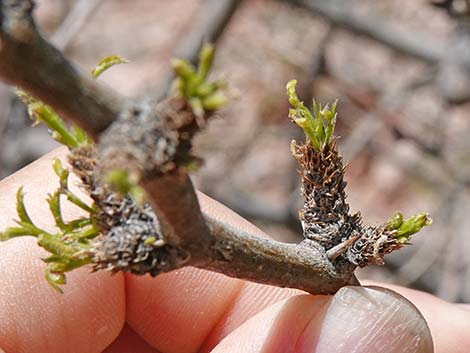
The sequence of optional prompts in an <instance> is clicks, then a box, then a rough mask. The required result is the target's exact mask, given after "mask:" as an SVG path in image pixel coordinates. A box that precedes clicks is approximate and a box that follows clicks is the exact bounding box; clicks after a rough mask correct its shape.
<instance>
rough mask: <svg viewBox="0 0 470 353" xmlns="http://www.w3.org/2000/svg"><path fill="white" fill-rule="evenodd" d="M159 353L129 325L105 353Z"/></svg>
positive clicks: (125, 326)
mask: <svg viewBox="0 0 470 353" xmlns="http://www.w3.org/2000/svg"><path fill="white" fill-rule="evenodd" d="M130 352H132V353H159V352H158V351H157V350H155V349H153V348H152V347H150V346H149V345H148V344H147V343H146V342H145V341H144V340H143V339H142V338H141V337H140V336H139V335H138V334H137V333H135V331H134V330H132V329H131V328H130V327H129V325H124V327H123V329H122V331H121V333H120V334H119V336H118V337H117V338H116V339H115V340H114V342H113V343H111V345H110V346H109V347H107V348H106V349H105V350H104V351H103V353H130ZM0 353H1V352H0Z"/></svg>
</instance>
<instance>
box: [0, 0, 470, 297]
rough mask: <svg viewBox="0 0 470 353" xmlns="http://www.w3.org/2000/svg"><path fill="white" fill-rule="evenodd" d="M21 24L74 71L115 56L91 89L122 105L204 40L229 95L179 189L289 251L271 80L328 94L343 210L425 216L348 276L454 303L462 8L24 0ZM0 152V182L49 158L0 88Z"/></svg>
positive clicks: (292, 203)
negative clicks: (393, 246)
mask: <svg viewBox="0 0 470 353" xmlns="http://www.w3.org/2000/svg"><path fill="white" fill-rule="evenodd" d="M36 19H37V22H38V24H39V27H40V28H41V29H42V31H43V32H44V34H45V36H46V37H48V38H50V39H51V40H52V41H53V42H54V43H55V44H56V45H57V46H58V47H60V48H62V49H63V50H64V51H65V53H66V55H67V56H68V57H69V58H71V59H72V60H73V61H75V62H76V63H77V64H78V65H80V66H81V67H83V68H84V69H85V70H91V69H92V68H93V67H94V65H95V64H96V63H97V62H98V61H99V60H100V59H101V58H102V57H104V56H107V55H110V54H119V55H121V56H123V57H124V58H126V59H128V60H129V61H130V63H129V64H127V65H120V66H118V67H115V68H113V69H111V70H109V71H107V72H106V73H105V74H104V75H103V76H102V78H101V79H102V80H103V81H105V82H106V83H107V84H109V85H110V86H112V87H113V88H114V89H116V90H117V91H119V92H121V93H122V94H124V95H127V96H142V95H144V96H145V95H148V94H149V93H153V92H157V91H158V90H162V87H165V82H167V81H168V77H169V74H170V65H169V60H170V59H171V58H172V57H174V56H178V55H179V54H181V55H183V56H187V55H189V56H191V55H193V56H194V53H195V51H194V48H197V46H198V45H199V44H200V36H199V37H198V33H199V34H201V33H204V31H209V32H210V31H212V34H211V35H208V36H207V38H208V39H215V38H216V37H219V34H220V37H219V38H218V40H217V46H216V47H217V51H216V61H215V68H214V71H213V76H214V77H216V78H225V79H226V80H227V81H228V82H229V84H230V90H231V92H232V96H234V99H233V100H231V102H230V103H229V104H228V106H227V107H226V108H225V109H224V110H223V111H222V112H221V113H220V114H219V115H218V117H216V119H215V120H214V121H213V122H212V123H211V124H210V127H209V128H208V129H207V130H206V131H205V132H204V133H202V134H200V135H199V136H198V138H197V142H196V148H195V149H196V151H197V154H198V155H199V156H201V157H204V160H205V164H204V166H203V167H202V168H201V169H200V170H199V171H197V172H196V173H195V174H194V176H193V179H194V181H195V183H196V185H197V186H198V188H199V189H200V190H202V191H203V192H205V193H206V194H208V195H210V196H212V197H213V198H215V199H217V200H219V201H220V202H222V203H224V204H225V205H227V206H228V207H230V208H232V209H234V210H235V211H236V212H238V213H240V214H241V215H243V216H244V217H246V218H248V219H249V220H251V221H252V222H254V223H255V224H256V225H258V226H259V227H260V228H261V229H263V230H264V231H266V232H267V233H268V234H270V235H271V236H273V237H275V238H277V239H280V240H284V241H291V242H298V241H299V240H301V228H300V225H299V222H298V219H297V212H298V210H299V208H300V207H301V205H302V199H301V197H300V192H299V188H300V184H299V178H298V173H297V170H296V163H295V161H294V159H293V158H292V157H291V155H290V152H289V144H290V141H291V140H292V139H298V140H299V139H303V136H302V133H301V131H300V129H298V128H297V127H296V126H295V125H294V124H293V123H291V122H290V121H289V119H288V118H287V110H288V104H287V99H286V96H285V84H286V83H287V81H288V80H290V79H292V78H296V79H297V80H298V81H299V84H298V90H299V93H300V95H301V97H302V99H303V100H304V101H306V102H309V101H310V100H311V99H312V98H313V97H315V99H316V100H317V101H319V102H322V103H327V102H332V101H334V100H335V99H336V98H338V99H339V106H338V111H339V118H338V124H337V134H338V135H339V136H341V137H340V140H339V141H340V149H341V151H342V153H343V156H344V158H345V161H347V163H348V164H349V166H348V169H347V173H346V179H347V181H348V188H347V192H348V195H349V198H348V200H349V203H350V206H351V209H352V210H353V211H358V210H360V211H361V213H362V215H363V217H364V220H365V222H367V223H370V224H380V223H382V222H383V221H384V220H386V219H388V217H389V216H390V215H391V214H392V213H393V212H394V211H395V210H402V211H403V212H405V213H406V214H411V213H416V212H419V211H427V212H429V213H430V214H431V216H432V218H433V219H434V223H433V225H432V226H431V227H428V228H425V229H424V230H423V231H422V232H421V233H420V234H419V235H417V236H416V237H414V238H413V246H409V247H406V248H405V249H403V250H400V251H398V252H396V253H394V254H392V255H389V256H388V257H386V265H385V266H382V267H369V268H367V269H364V270H360V271H359V277H360V278H368V279H374V280H379V281H385V282H390V283H397V284H401V285H405V286H410V287H414V288H419V289H421V290H425V291H428V292H430V293H434V294H436V295H438V296H440V297H442V298H444V299H446V300H450V301H458V302H470V1H468V0H460V1H458V0H457V1H453V0H442V1H436V2H432V1H431V0H413V1H392V0H387V1H380V2H379V1H374V0H355V1H352V0H350V1H346V0H333V1H320V0H318V1H316V0H291V1H288V0H284V1H281V0H245V1H233V0H232V1H229V0H215V1H214V0H212V1H210V0H205V1H198V0H173V1H162V0H160V1H155V0H134V1H125V0H67V1H65V0H39V1H37V8H36ZM201 31H202V32H201ZM203 37H204V35H203ZM188 53H189V54H188ZM0 141H1V144H0V178H3V177H5V176H7V175H9V174H11V173H13V172H15V171H16V170H18V169H19V168H22V167H23V166H25V165H26V164H28V163H30V162H31V161H33V160H34V159H36V158H38V157H39V156H41V155H43V154H44V153H46V152H48V151H50V150H51V149H53V148H55V147H56V146H57V144H56V143H55V142H54V141H53V140H52V139H51V138H50V137H49V135H48V132H47V131H46V129H44V128H43V127H41V126H37V127H34V128H31V121H30V120H29V119H28V116H27V112H26V110H25V107H24V106H23V105H22V103H21V102H19V101H18V99H17V98H16V97H15V95H14V93H13V90H12V89H11V88H10V87H7V86H3V85H2V86H0Z"/></svg>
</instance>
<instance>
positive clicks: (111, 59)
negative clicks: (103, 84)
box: [91, 55, 129, 78]
mask: <svg viewBox="0 0 470 353" xmlns="http://www.w3.org/2000/svg"><path fill="white" fill-rule="evenodd" d="M128 62H129V61H127V60H126V59H123V58H121V57H120V56H119V55H109V56H107V57H105V58H103V59H101V60H100V62H99V63H98V65H96V67H95V68H94V69H93V70H92V71H91V75H92V76H93V78H98V76H100V75H101V74H102V73H103V72H104V71H106V70H107V69H109V68H110V67H111V66H114V65H117V64H127V63H128Z"/></svg>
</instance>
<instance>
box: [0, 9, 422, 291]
mask: <svg viewBox="0 0 470 353" xmlns="http://www.w3.org/2000/svg"><path fill="white" fill-rule="evenodd" d="M0 6H1V7H0V12H1V13H0V15H1V16H0V18H1V21H2V22H1V29H0V39H1V41H2V47H1V48H0V77H1V78H3V79H4V80H6V81H7V82H10V83H12V84H15V85H18V86H19V87H21V88H22V89H24V90H26V91H27V92H28V93H29V94H32V95H34V96H35V97H36V98H35V102H36V103H37V104H36V106H35V108H34V109H33V113H34V114H36V119H37V120H39V121H41V122H43V123H45V124H46V125H47V124H49V125H50V124H52V123H54V124H55V125H54V126H56V127H57V126H59V127H60V128H59V129H57V128H56V129H55V131H56V134H57V135H56V137H58V139H59V140H61V141H62V142H64V143H65V144H67V145H68V147H69V149H70V155H69V163H70V166H71V168H72V170H73V172H74V173H76V174H77V175H78V176H79V178H80V179H81V181H82V184H83V187H84V189H85V190H86V191H87V192H88V193H89V194H90V196H91V198H92V200H93V204H92V205H91V206H87V208H86V209H85V211H86V212H87V217H84V218H83V219H79V220H75V221H73V223H71V225H69V226H68V227H62V226H63V224H62V223H61V218H60V199H58V198H54V197H51V198H50V199H49V201H48V202H49V205H50V206H51V212H52V213H53V214H54V216H55V217H54V218H55V219H56V224H57V226H58V228H60V232H58V233H57V234H49V233H47V234H46V232H44V231H43V230H41V229H39V228H37V227H36V226H35V225H34V223H33V221H32V220H31V219H30V218H29V216H28V215H27V212H26V208H25V205H24V203H23V198H22V193H21V191H20V192H19V196H18V208H17V209H18V216H19V220H18V227H10V228H8V229H6V230H5V231H4V232H3V233H0V240H7V239H9V238H11V237H15V236H23V235H32V236H36V237H37V238H38V243H39V245H40V246H43V247H44V248H46V250H48V251H49V252H50V253H51V256H50V257H49V258H48V259H46V260H45V261H46V263H47V270H46V278H47V280H48V281H49V283H51V284H52V285H53V286H54V288H56V289H59V290H61V286H62V285H63V284H65V282H66V277H65V273H66V272H68V271H70V270H72V269H74V268H76V267H79V266H83V265H85V264H92V265H93V268H94V269H95V270H99V269H109V270H112V271H129V272H131V273H135V274H145V273H149V274H150V275H152V276H155V275H158V274H159V273H161V272H167V271H171V270H174V269H177V268H180V267H182V266H194V267H198V268H202V269H208V270H212V271H216V272H221V273H224V274H226V275H228V276H233V277H237V278H242V279H247V280H251V281H256V282H259V283H264V284H270V285H276V286H280V287H294V288H298V289H301V290H305V291H307V292H310V293H312V294H331V293H334V292H336V291H337V290H338V289H339V288H341V287H342V286H345V285H350V284H357V283H358V282H357V280H356V278H355V276H354V269H355V268H356V266H365V265H367V264H370V263H380V262H381V261H382V259H383V256H384V255H385V254H386V253H388V252H390V251H392V250H395V249H397V248H400V247H401V246H403V245H404V244H405V243H406V242H407V239H408V238H409V236H410V235H411V234H413V233H415V232H416V231H418V230H419V229H420V228H421V227H423V226H425V225H427V224H429V218H428V217H427V215H424V214H420V215H418V216H415V217H412V218H409V219H407V220H403V216H401V218H400V217H398V216H397V217H394V218H393V219H391V220H390V221H388V222H387V223H385V224H384V225H382V226H379V227H364V226H363V225H362V219H361V216H360V215H359V214H354V215H350V214H349V206H348V205H347V203H346V202H345V199H346V194H345V186H346V183H345V181H344V180H343V175H344V167H343V165H342V158H341V156H340V155H339V153H338V150H337V147H336V139H335V137H334V135H333V131H334V125H335V121H336V104H334V105H332V106H325V107H323V108H322V107H321V106H320V105H317V104H316V103H314V104H313V109H312V111H311V110H309V109H308V108H306V107H305V106H304V105H303V102H300V101H299V99H298V98H297V96H296V93H295V81H291V82H290V83H289V84H288V86H287V94H288V97H289V102H290V103H291V105H292V106H293V109H291V111H290V112H289V115H290V117H291V119H292V120H293V121H294V122H295V123H297V124H298V125H299V126H300V127H301V128H302V129H303V130H304V131H305V133H306V137H307V139H306V142H305V143H301V144H299V145H298V144H297V143H295V142H294V143H293V145H292V146H291V148H292V150H293V155H294V157H295V158H296V159H297V160H298V162H299V165H300V171H301V177H302V182H303V188H302V193H303V195H304V198H305V204H304V208H303V210H302V212H301V222H302V225H303V228H304V236H305V240H304V241H302V242H301V243H299V244H285V243H280V242H276V241H273V240H268V239H261V238H258V237H254V236H253V235H251V234H248V233H246V232H243V231H240V230H238V229H235V228H233V227H231V226H229V225H227V224H225V223H223V222H220V221H218V220H216V219H214V218H212V217H211V216H210V215H207V214H203V213H202V212H201V210H200V207H199V204H198V201H197V197H196V193H195V191H194V187H193V185H192V183H191V181H190V179H189V176H188V171H189V170H190V169H191V168H192V166H193V165H194V164H197V163H198V159H197V158H196V157H194V156H192V155H191V140H192V137H193V136H194V134H195V133H197V132H198V131H199V129H200V128H201V127H203V126H205V125H206V123H207V122H208V120H209V119H210V117H211V116H212V114H213V113H214V111H215V110H217V109H218V108H220V107H221V106H222V105H223V104H224V103H225V102H226V96H225V94H224V87H225V85H224V83H223V82H219V81H209V80H208V72H209V68H210V65H211V62H212V58H213V48H212V47H211V46H204V47H203V48H202V50H201V52H200V55H199V65H198V67H195V66H193V65H192V64H190V63H189V62H186V61H184V60H175V61H173V67H174V70H175V73H176V80H175V81H174V82H175V83H174V86H173V92H172V94H171V95H170V96H169V97H168V98H166V99H164V100H162V101H160V102H159V103H158V104H156V105H154V104H152V103H149V102H148V101H146V100H140V101H139V100H127V99H123V98H121V97H119V96H118V95H117V94H115V93H114V92H113V91H112V90H111V89H109V88H107V87H104V86H102V85H101V84H99V83H98V82H96V81H95V80H94V79H93V78H90V77H89V76H88V75H85V74H83V73H81V71H80V70H78V69H76V68H75V67H74V66H73V65H72V64H71V63H69V62H68V61H67V60H66V59H65V58H64V57H63V55H62V54H61V53H60V52H59V51H58V50H56V49H55V48H54V47H53V46H52V45H51V44H49V43H48V42H47V41H46V40H44V39H43V38H42V37H41V35H40V34H39V33H38V31H37V30H36V27H35V25H34V21H33V20H32V17H31V9H32V2H31V1H28V0H22V1H3V2H0ZM11 24H15V25H14V26H12V25H11ZM25 33H28V35H27V36H25ZM105 60H108V61H105V62H104V63H103V62H102V63H100V64H101V65H102V66H101V67H100V66H99V68H100V69H97V70H95V71H94V72H98V75H99V73H101V72H102V71H100V70H101V68H103V67H106V68H107V66H106V65H108V64H107V63H111V64H113V63H120V62H123V60H119V59H116V58H111V59H109V58H108V59H105ZM111 64H110V65H111ZM103 65H104V66H103ZM37 99H40V100H41V101H38V100H37ZM28 102H30V100H28ZM38 102H39V103H38ZM42 102H43V103H42ZM46 104H49V105H50V106H51V107H53V108H54V109H55V110H57V112H58V113H59V114H60V115H61V116H63V117H64V118H65V119H66V120H67V121H68V122H69V123H71V124H73V125H74V126H72V127H67V126H66V125H65V124H63V122H62V121H61V120H60V119H59V120H57V117H58V115H57V114H56V113H55V111H54V110H52V109H49V110H48V109H40V108H43V107H48V106H46ZM38 117H39V118H38ZM54 119H55V120H54ZM49 125H48V126H49ZM76 126H79V127H81V128H82V129H83V130H80V129H78V128H77V127H76ZM85 132H86V133H88V135H90V136H91V138H93V139H94V140H95V141H98V143H97V145H94V144H93V143H92V141H91V138H81V139H79V137H80V136H82V137H83V134H85ZM69 135H70V136H72V137H74V136H75V137H74V138H75V139H74V138H72V139H69V138H65V137H64V136H69ZM70 136H69V137H70ZM77 139H78V140H77ZM74 141H75V142H76V143H75V142H74ZM77 141H78V142H77ZM57 174H58V175H59V178H60V179H61V185H62V186H63V185H64V184H63V183H64V180H65V179H64V178H65V174H64V172H63V171H62V169H61V168H59V167H57ZM137 183H138V184H139V185H137ZM62 191H64V190H62ZM69 200H70V198H69ZM145 200H146V201H147V202H144V201H145ZM76 201H77V200H76ZM77 202H78V201H77Z"/></svg>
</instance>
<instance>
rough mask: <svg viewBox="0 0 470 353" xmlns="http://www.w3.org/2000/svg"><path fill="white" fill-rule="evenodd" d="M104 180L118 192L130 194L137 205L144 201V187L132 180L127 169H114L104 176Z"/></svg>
mask: <svg viewBox="0 0 470 353" xmlns="http://www.w3.org/2000/svg"><path fill="white" fill-rule="evenodd" d="M104 181H105V183H106V184H108V186H109V187H110V188H111V189H112V190H113V191H115V192H117V193H118V194H120V195H126V194H127V195H129V196H131V197H132V198H133V199H134V201H135V203H136V204H137V205H141V204H142V203H143V202H144V199H145V191H144V189H143V188H142V187H140V186H139V185H137V183H136V182H135V181H134V180H132V178H131V177H130V176H129V173H128V172H127V171H125V170H123V169H114V170H112V171H110V172H109V173H108V174H107V175H106V176H105V178H104Z"/></svg>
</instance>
